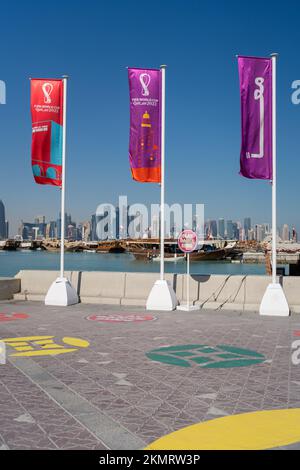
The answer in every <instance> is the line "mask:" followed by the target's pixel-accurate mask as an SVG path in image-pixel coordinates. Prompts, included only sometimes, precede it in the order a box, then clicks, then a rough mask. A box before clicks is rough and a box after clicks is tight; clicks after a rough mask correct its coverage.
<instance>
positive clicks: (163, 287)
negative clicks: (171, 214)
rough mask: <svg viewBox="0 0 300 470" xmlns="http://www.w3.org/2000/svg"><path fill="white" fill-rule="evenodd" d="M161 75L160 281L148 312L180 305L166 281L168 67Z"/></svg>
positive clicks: (151, 296)
mask: <svg viewBox="0 0 300 470" xmlns="http://www.w3.org/2000/svg"><path fill="white" fill-rule="evenodd" d="M160 73H161V94H160V95H161V96H160V110H161V111H160V112H161V116H160V117H161V136H160V152H161V157H160V159H161V161H160V168H161V170H160V172H161V177H160V279H159V280H157V281H155V283H154V286H153V287H152V289H151V291H150V294H149V296H148V299H147V302H146V309H147V310H168V311H171V310H174V309H175V308H176V306H177V304H178V301H177V298H176V294H175V292H174V289H173V286H172V285H171V283H170V281H167V280H165V125H166V121H165V119H166V65H161V66H160Z"/></svg>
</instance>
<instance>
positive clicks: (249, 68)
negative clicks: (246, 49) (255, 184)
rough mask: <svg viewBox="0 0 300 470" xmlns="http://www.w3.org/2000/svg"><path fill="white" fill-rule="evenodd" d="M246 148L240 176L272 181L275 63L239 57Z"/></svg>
mask: <svg viewBox="0 0 300 470" xmlns="http://www.w3.org/2000/svg"><path fill="white" fill-rule="evenodd" d="M238 67H239V78H240V93H241V117H242V145H241V154H240V167H241V169H240V174H241V175H242V176H245V177H246V178H254V179H264V180H271V179H272V59H265V58H259V57H242V56H239V57H238Z"/></svg>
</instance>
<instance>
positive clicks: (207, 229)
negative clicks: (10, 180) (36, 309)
mask: <svg viewBox="0 0 300 470" xmlns="http://www.w3.org/2000/svg"><path fill="white" fill-rule="evenodd" d="M1 203H2V201H0V227H1V224H3V220H2V219H3V214H4V217H5V206H4V204H3V203H2V206H3V209H2V212H1ZM104 206H105V205H104ZM109 206H110V205H107V208H106V210H105V211H104V212H103V215H101V216H99V215H98V216H96V214H92V215H91V216H90V219H88V218H85V219H84V220H82V221H74V220H73V218H72V216H71V214H68V213H66V214H65V220H66V224H65V238H67V239H73V240H85V241H88V240H91V241H96V240H101V239H103V240H104V239H107V238H117V239H118V238H127V237H130V233H129V231H128V227H129V226H130V223H131V222H132V221H133V220H134V219H137V218H138V222H137V228H138V230H139V233H140V238H143V237H145V236H146V235H147V236H149V237H151V236H152V237H154V236H155V237H158V236H159V216H158V214H154V215H152V217H151V218H150V220H149V221H148V222H149V224H147V225H145V224H144V225H143V219H142V215H141V214H140V212H139V211H137V212H136V213H135V214H133V215H130V206H127V207H126V213H123V212H122V215H121V216H120V215H119V213H120V207H119V206H116V208H115V209H116V211H115V215H114V216H113V219H110V218H109V210H110V209H109ZM133 206H134V205H133ZM124 217H126V219H125V218H124ZM102 220H103V221H104V222H105V224H101V222H102ZM109 221H111V223H112V224H113V225H114V226H115V232H114V233H113V232H112V229H111V227H110V228H109V225H108V224H109ZM99 222H100V224H101V229H99V228H98V229H97V224H98V223H99ZM194 223H196V222H195V216H193V222H192V224H193V226H192V227H191V228H193V229H194V230H196V228H195V226H194ZM6 224H7V225H6V227H7V228H6V229H8V221H6ZM60 224H61V214H60V213H59V215H58V218H57V219H55V220H50V219H49V220H48V221H47V218H46V216H45V215H39V216H35V217H34V219H33V220H32V221H31V222H29V221H26V220H23V219H22V220H21V224H19V227H18V231H17V233H16V234H15V235H14V236H11V238H13V237H18V236H21V237H22V238H24V239H38V238H57V239H58V238H60ZM184 228H187V227H185V224H182V227H177V226H172V224H171V222H170V232H169V233H167V234H168V235H170V236H172V237H177V236H178V235H179V233H180V231H181V230H183V229H184ZM99 230H100V232H99ZM203 232H204V238H223V239H237V240H242V241H244V240H249V241H251V240H256V241H263V240H264V238H265V237H266V236H270V235H271V224H270V223H268V222H264V223H261V224H260V223H257V222H256V221H252V219H251V217H244V218H243V219H242V220H236V219H232V218H231V219H225V218H224V217H219V218H217V219H205V220H204V228H203ZM6 233H7V232H6ZM277 233H278V235H279V237H280V238H281V240H282V241H289V240H291V241H295V242H296V241H297V230H296V229H295V226H294V225H293V224H292V225H289V224H286V223H284V224H281V225H278V226H277ZM2 238H3V237H2ZM0 239H1V236H0Z"/></svg>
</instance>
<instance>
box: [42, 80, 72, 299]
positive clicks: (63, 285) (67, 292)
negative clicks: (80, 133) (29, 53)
mask: <svg viewBox="0 0 300 470" xmlns="http://www.w3.org/2000/svg"><path fill="white" fill-rule="evenodd" d="M62 82H63V122H62V159H61V160H62V162H61V166H62V169H61V209H60V211H61V212H60V232H61V233H60V275H59V277H58V278H57V279H56V280H55V281H54V282H53V283H52V284H51V286H50V288H49V290H48V292H47V295H46V297H45V304H46V305H58V306H64V307H66V306H68V305H74V304H77V303H78V301H79V298H78V294H77V289H75V288H74V287H73V286H72V284H71V282H70V281H69V279H67V278H66V277H65V265H64V263H65V190H66V185H65V183H66V133H67V132H66V131H67V83H68V76H67V75H63V77H62Z"/></svg>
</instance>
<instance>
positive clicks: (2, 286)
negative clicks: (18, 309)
mask: <svg viewBox="0 0 300 470" xmlns="http://www.w3.org/2000/svg"><path fill="white" fill-rule="evenodd" d="M20 290H21V280H20V279H14V278H8V277H0V300H11V299H13V296H14V294H16V293H17V292H20Z"/></svg>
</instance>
